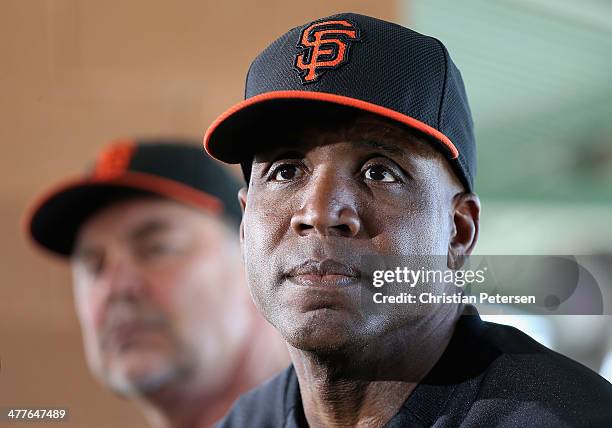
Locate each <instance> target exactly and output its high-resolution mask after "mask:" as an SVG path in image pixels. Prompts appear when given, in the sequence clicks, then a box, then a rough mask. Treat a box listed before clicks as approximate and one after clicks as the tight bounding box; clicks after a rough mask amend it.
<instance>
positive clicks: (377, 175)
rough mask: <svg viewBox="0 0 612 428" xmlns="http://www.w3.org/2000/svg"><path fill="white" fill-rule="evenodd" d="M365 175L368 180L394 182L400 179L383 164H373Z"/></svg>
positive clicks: (366, 170)
mask: <svg viewBox="0 0 612 428" xmlns="http://www.w3.org/2000/svg"><path fill="white" fill-rule="evenodd" d="M363 176H364V178H365V179H366V180H371V181H380V182H386V183H394V182H396V181H398V180H397V179H396V178H395V176H394V175H393V174H392V173H391V172H390V171H389V170H388V169H387V168H385V167H384V166H382V165H372V166H369V167H368V168H366V169H365V171H364V173H363Z"/></svg>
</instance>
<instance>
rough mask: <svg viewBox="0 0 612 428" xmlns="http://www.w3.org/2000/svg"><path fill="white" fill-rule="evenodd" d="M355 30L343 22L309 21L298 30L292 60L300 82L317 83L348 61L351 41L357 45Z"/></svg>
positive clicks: (356, 32)
mask: <svg viewBox="0 0 612 428" xmlns="http://www.w3.org/2000/svg"><path fill="white" fill-rule="evenodd" d="M359 41H360V39H359V29H357V27H355V24H353V23H352V22H350V21H347V20H330V21H318V22H313V23H312V24H310V25H309V26H308V27H306V28H304V30H302V34H301V37H300V41H299V43H298V46H297V47H298V48H300V49H302V52H300V53H298V54H297V55H296V57H295V68H296V69H297V71H298V72H299V74H300V77H301V78H302V83H303V84H306V83H313V82H316V81H317V80H319V78H320V77H321V76H322V75H323V73H324V72H325V71H326V70H331V69H335V68H338V67H340V66H341V65H342V64H345V63H346V62H348V54H349V48H350V43H351V42H359Z"/></svg>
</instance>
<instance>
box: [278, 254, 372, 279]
mask: <svg viewBox="0 0 612 428" xmlns="http://www.w3.org/2000/svg"><path fill="white" fill-rule="evenodd" d="M300 275H318V276H324V275H343V276H349V277H353V278H360V277H361V276H362V274H361V271H360V270H359V269H358V268H356V267H355V266H351V265H350V264H347V263H342V262H340V261H337V260H334V259H331V258H327V259H324V260H316V259H309V260H306V261H304V262H302V263H299V264H297V265H294V266H293V267H290V268H289V269H287V270H286V271H285V276H286V277H294V276H300Z"/></svg>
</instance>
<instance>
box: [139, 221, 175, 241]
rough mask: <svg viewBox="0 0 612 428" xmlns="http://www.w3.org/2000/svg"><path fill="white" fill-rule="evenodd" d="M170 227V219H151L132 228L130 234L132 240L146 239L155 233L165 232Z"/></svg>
mask: <svg viewBox="0 0 612 428" xmlns="http://www.w3.org/2000/svg"><path fill="white" fill-rule="evenodd" d="M168 229H170V224H169V222H168V221H165V220H161V219H154V220H150V221H147V222H145V223H143V224H142V225H140V226H138V227H137V228H136V229H134V230H132V231H131V232H130V234H129V239H130V240H131V241H139V240H142V239H146V238H147V237H149V236H151V235H153V234H155V233H158V232H163V231H166V230H168Z"/></svg>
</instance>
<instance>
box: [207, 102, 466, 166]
mask: <svg viewBox="0 0 612 428" xmlns="http://www.w3.org/2000/svg"><path fill="white" fill-rule="evenodd" d="M324 105H335V106H344V107H349V108H352V109H357V110H361V111H365V112H369V113H373V114H376V115H379V116H382V117H385V118H388V119H392V120H395V121H397V122H399V123H402V124H404V125H407V126H409V127H410V128H413V129H415V130H417V131H420V132H421V133H423V134H425V135H427V136H429V137H432V138H433V139H434V140H436V141H437V142H439V143H440V146H441V147H442V148H443V149H444V150H446V151H447V152H448V156H449V157H450V158H451V159H456V158H457V157H458V156H459V151H458V150H457V148H456V147H455V145H454V144H453V142H452V141H451V140H450V139H449V138H448V137H447V136H446V135H444V134H443V133H441V132H440V131H438V130H437V129H435V128H433V127H431V126H429V125H427V124H426V123H424V122H421V121H419V120H417V119H415V118H413V117H410V116H407V115H405V114H402V113H399V112H397V111H395V110H391V109H388V108H385V107H381V106H379V105H376V104H372V103H369V102H367V101H363V100H358V99H355V98H350V97H345V96H341V95H336V94H330V93H325V92H310V91H273V92H266V93H263V94H260V95H256V96H254V97H252V98H248V99H246V100H244V101H242V102H241V103H239V104H236V105H235V106H233V107H231V108H230V109H228V110H227V111H225V112H224V113H223V114H222V115H221V116H219V117H218V118H217V119H216V120H215V121H214V122H213V123H212V125H211V126H210V127H209V128H208V130H207V131H206V134H205V135H204V148H205V149H206V151H207V153H208V154H209V155H211V156H212V157H213V158H215V159H217V160H220V161H222V162H226V163H240V162H242V161H244V160H246V159H249V158H252V156H253V154H254V153H256V150H257V148H258V147H259V141H258V140H260V139H261V138H262V137H265V136H266V135H272V134H273V133H274V129H275V127H276V128H279V127H281V126H287V121H294V122H296V123H297V122H299V123H301V124H303V123H304V122H305V121H308V120H309V118H310V119H311V118H312V117H314V116H315V115H316V114H324V113H325V112H324V110H321V109H320V107H322V106H324ZM296 108H299V109H303V110H302V111H301V112H302V113H304V112H310V113H309V114H308V115H304V114H301V115H296V114H295V109H296Z"/></svg>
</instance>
